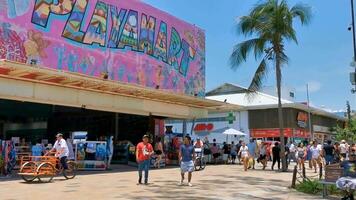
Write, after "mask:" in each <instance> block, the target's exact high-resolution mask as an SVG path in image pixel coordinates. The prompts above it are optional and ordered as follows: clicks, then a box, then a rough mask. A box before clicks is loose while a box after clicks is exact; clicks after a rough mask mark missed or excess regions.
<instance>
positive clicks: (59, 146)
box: [45, 133, 69, 170]
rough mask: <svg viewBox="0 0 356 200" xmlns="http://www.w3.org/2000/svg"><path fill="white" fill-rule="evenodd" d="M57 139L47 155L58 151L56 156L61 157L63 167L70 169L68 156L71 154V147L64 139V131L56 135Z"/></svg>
mask: <svg viewBox="0 0 356 200" xmlns="http://www.w3.org/2000/svg"><path fill="white" fill-rule="evenodd" d="M56 139H57V140H56V142H55V143H54V146H53V148H52V149H51V150H50V151H49V152H48V153H46V155H45V156H47V155H48V154H50V153H52V152H56V153H55V156H56V157H58V158H59V160H60V163H61V165H62V167H63V169H64V170H67V169H68V165H67V158H68V155H69V149H68V145H67V142H66V141H65V140H64V139H63V134H62V133H58V134H57V135H56Z"/></svg>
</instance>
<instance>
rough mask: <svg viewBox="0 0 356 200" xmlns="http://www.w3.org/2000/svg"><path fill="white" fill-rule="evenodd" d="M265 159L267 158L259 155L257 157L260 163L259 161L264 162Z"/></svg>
mask: <svg viewBox="0 0 356 200" xmlns="http://www.w3.org/2000/svg"><path fill="white" fill-rule="evenodd" d="M266 158H267V156H266V155H262V154H261V155H260V156H259V157H258V159H257V160H258V161H260V160H265V159H266Z"/></svg>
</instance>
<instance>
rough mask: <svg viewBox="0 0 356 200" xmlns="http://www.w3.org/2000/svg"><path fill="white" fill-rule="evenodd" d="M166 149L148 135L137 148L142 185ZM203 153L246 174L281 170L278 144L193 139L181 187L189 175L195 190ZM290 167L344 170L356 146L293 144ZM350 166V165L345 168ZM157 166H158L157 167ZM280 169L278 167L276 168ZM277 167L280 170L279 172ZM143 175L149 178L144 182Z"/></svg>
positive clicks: (184, 156)
mask: <svg viewBox="0 0 356 200" xmlns="http://www.w3.org/2000/svg"><path fill="white" fill-rule="evenodd" d="M162 150H163V149H162V146H161V144H160V142H158V145H157V144H156V146H155V148H153V147H152V145H151V144H150V143H149V136H148V135H145V136H144V137H143V141H142V142H141V143H139V144H138V145H137V148H136V160H137V162H138V169H139V180H138V184H142V182H143V181H142V180H144V183H145V184H147V183H148V170H149V165H150V162H149V160H150V158H151V156H152V155H153V154H157V155H161V154H162ZM197 151H199V152H202V153H203V155H205V156H206V157H210V158H211V159H209V160H208V161H209V162H210V163H211V164H218V163H224V164H241V165H243V166H244V171H247V170H249V169H255V162H256V161H257V163H260V164H261V165H262V169H263V170H265V169H266V167H267V163H268V162H272V164H271V170H275V169H278V170H280V169H281V157H282V155H281V152H282V151H281V145H280V142H278V141H274V142H271V141H256V140H254V139H251V140H250V141H249V143H247V144H246V143H245V142H244V141H242V140H240V141H238V142H237V143H236V144H235V142H234V141H232V142H231V143H230V144H228V143H226V142H224V143H223V144H222V145H219V144H217V142H216V140H215V139H214V140H213V142H212V143H209V141H208V140H207V138H206V139H205V140H204V141H202V140H201V139H200V138H197V140H196V141H195V142H193V141H192V139H191V138H190V137H189V136H185V137H184V142H183V144H182V145H181V146H180V148H179V163H180V169H181V181H180V182H179V185H183V182H184V180H185V174H186V173H188V185H189V186H192V183H191V180H192V172H193V171H194V164H195V159H196V155H197V154H196V152H197ZM284 153H285V155H284V156H285V158H286V159H285V161H286V163H285V164H286V166H287V168H288V165H290V163H291V162H295V163H296V165H297V166H298V168H299V170H302V169H303V168H305V162H306V161H308V164H309V168H310V169H314V171H315V172H317V171H318V170H319V169H321V166H324V165H330V164H333V163H340V165H341V166H346V165H347V162H350V161H355V160H356V146H355V144H351V145H349V144H348V143H347V142H346V141H345V140H342V141H341V142H340V143H339V142H334V143H333V142H332V141H331V140H328V141H326V142H325V144H321V143H319V142H317V141H316V140H314V141H311V142H309V143H308V142H307V141H305V142H300V143H298V144H297V143H294V142H293V141H290V142H289V143H288V144H286V145H285V149H284ZM345 163H346V165H345ZM155 165H157V164H156V163H155ZM276 165H277V166H276ZM275 167H277V168H275ZM143 171H145V176H144V179H143Z"/></svg>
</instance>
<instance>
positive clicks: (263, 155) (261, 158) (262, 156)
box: [257, 142, 267, 170]
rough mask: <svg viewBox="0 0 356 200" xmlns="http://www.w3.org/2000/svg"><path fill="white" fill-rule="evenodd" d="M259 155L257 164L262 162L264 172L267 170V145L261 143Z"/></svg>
mask: <svg viewBox="0 0 356 200" xmlns="http://www.w3.org/2000/svg"><path fill="white" fill-rule="evenodd" d="M258 154H259V157H258V159H257V162H261V164H262V166H263V168H262V169H263V170H265V169H266V166H267V148H266V144H265V143H263V142H262V143H261V144H260V145H259V148H258Z"/></svg>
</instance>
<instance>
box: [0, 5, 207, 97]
mask: <svg viewBox="0 0 356 200" xmlns="http://www.w3.org/2000/svg"><path fill="white" fill-rule="evenodd" d="M3 1H4V2H3ZM0 3H1V6H0V59H8V60H14V61H18V62H23V63H32V64H33V63H36V64H40V65H41V66H46V67H50V68H56V69H59V70H64V71H71V72H79V73H84V74H87V75H91V76H98V77H99V76H100V75H101V74H102V73H103V72H105V73H108V77H109V79H112V80H118V81H123V82H129V83H134V84H140V85H143V86H145V87H153V88H157V87H158V88H160V89H165V90H171V91H173V92H180V93H186V94H189V95H195V96H204V93H205V34H204V32H203V31H202V30H201V29H199V28H197V27H196V26H193V25H190V24H187V23H185V22H183V21H180V20H178V19H176V18H174V17H172V16H170V15H168V14H166V13H164V12H162V11H159V10H157V9H155V8H152V7H151V6H148V5H146V4H144V3H142V2H140V1H138V0H121V1H117V0H0Z"/></svg>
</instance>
